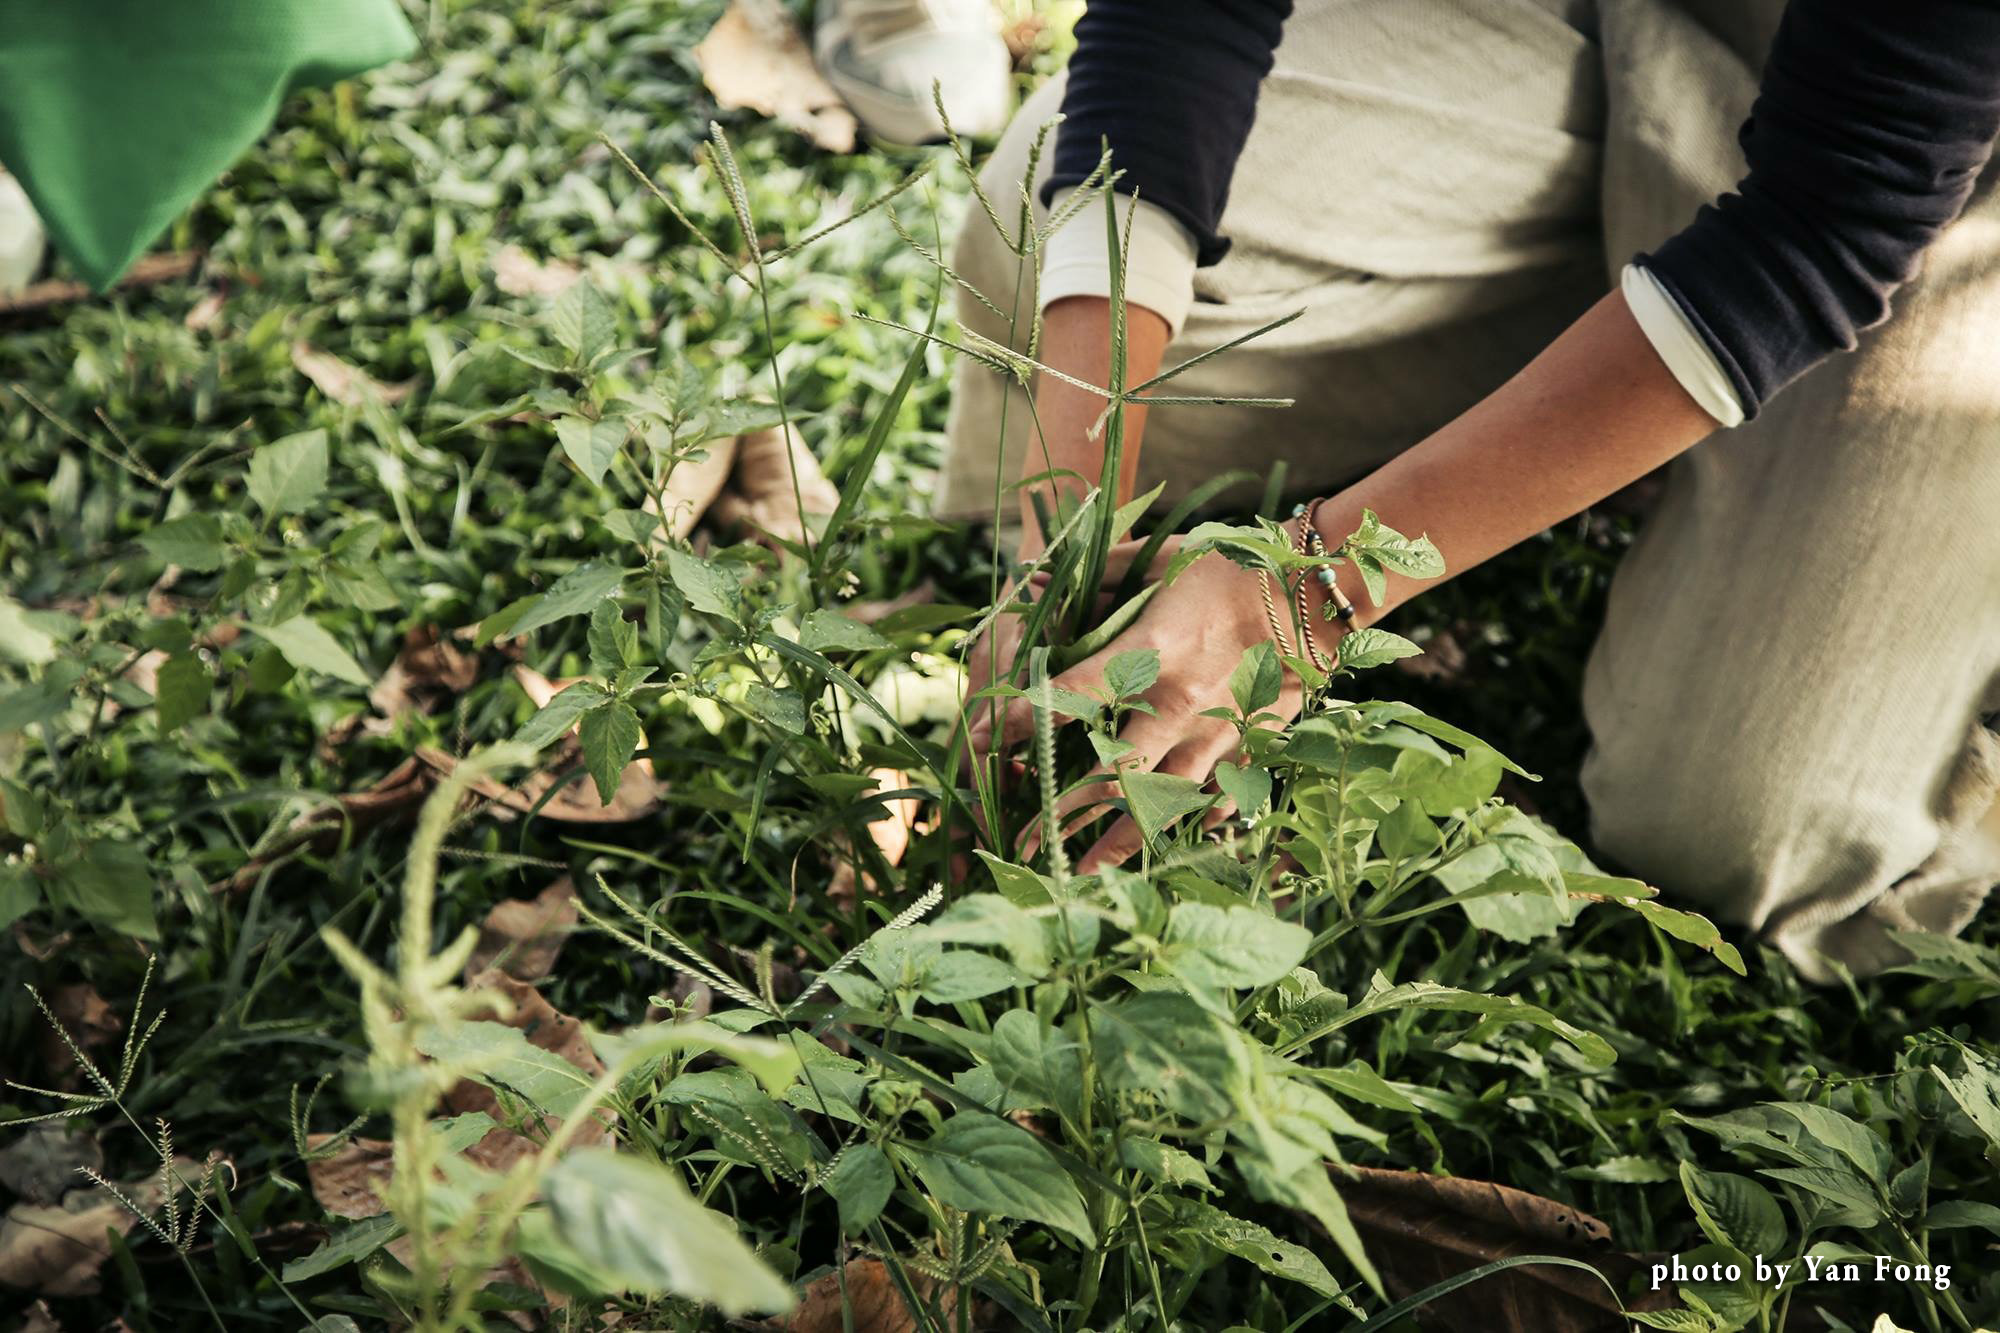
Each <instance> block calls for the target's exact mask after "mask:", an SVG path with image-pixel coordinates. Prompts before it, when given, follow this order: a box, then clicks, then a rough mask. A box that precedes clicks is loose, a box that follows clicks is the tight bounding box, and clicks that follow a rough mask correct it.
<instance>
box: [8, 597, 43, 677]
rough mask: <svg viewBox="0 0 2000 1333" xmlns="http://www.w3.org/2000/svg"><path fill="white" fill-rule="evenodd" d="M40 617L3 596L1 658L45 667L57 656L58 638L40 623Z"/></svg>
mask: <svg viewBox="0 0 2000 1333" xmlns="http://www.w3.org/2000/svg"><path fill="white" fill-rule="evenodd" d="M37 618H38V617H37V614H36V613H35V612H33V611H30V610H28V608H27V607H25V606H22V605H21V604H20V603H19V602H17V601H15V600H14V599H13V598H11V597H9V596H7V595H6V594H4V593H0V657H5V658H7V659H8V660H10V661H14V662H19V663H21V664H22V665H24V666H41V665H42V664H43V663H46V662H53V661H54V660H55V657H56V639H55V636H54V635H53V634H51V633H49V631H48V630H47V629H46V628H44V627H43V626H42V625H39V624H37V623H36V620H37Z"/></svg>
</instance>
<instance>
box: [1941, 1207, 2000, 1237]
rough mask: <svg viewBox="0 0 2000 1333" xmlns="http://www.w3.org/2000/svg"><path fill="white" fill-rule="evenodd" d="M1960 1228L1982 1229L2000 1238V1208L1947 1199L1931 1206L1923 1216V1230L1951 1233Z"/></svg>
mask: <svg viewBox="0 0 2000 1333" xmlns="http://www.w3.org/2000/svg"><path fill="white" fill-rule="evenodd" d="M1960 1227H1983V1228H1985V1229H1986V1230H1988V1231H1990V1232H1992V1233H1993V1234H1994V1235H1996V1236H2000V1208H1996V1207H1994V1206H1993V1205H1992V1204H1990V1203H1979V1202H1977V1201H1975V1200H1972V1199H1948V1200H1946V1201H1945V1202H1943V1203H1939V1204H1933V1205H1931V1208H1930V1211H1928V1212H1926V1213H1925V1214H1924V1230H1926V1231H1951V1230H1955V1229H1957V1228H1960Z"/></svg>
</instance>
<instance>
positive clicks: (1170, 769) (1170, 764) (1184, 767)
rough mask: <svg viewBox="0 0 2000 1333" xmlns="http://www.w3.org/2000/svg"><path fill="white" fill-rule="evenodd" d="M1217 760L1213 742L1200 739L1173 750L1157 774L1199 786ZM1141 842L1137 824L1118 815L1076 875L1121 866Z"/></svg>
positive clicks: (1078, 865)
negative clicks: (1188, 781)
mask: <svg viewBox="0 0 2000 1333" xmlns="http://www.w3.org/2000/svg"><path fill="white" fill-rule="evenodd" d="M1220 757H1221V756H1220V754H1219V753H1218V752H1217V749H1216V746H1215V742H1214V741H1213V740H1212V739H1207V738H1204V739H1202V740H1199V741H1192V742H1189V743H1184V744H1181V745H1178V746H1176V747H1174V749H1173V750H1172V751H1171V752H1170V753H1169V754H1168V755H1167V757H1166V758H1165V759H1163V760H1161V761H1160V763H1159V765H1158V771H1159V772H1162V773H1171V774H1173V775H1174V776H1175V777H1182V778H1190V779H1192V780H1194V781H1196V782H1199V781H1201V780H1202V779H1204V778H1206V777H1207V776H1208V775H1209V774H1210V773H1212V772H1214V771H1215V762H1216V760H1217V759H1218V758H1220ZM1145 841H1146V840H1145V835H1144V834H1142V833H1141V832H1140V830H1139V825H1138V823H1137V821H1135V820H1134V819H1133V818H1132V816H1131V815H1130V814H1125V815H1121V816H1120V817H1119V818H1118V820H1117V821H1116V822H1115V823H1113V824H1112V826H1111V827H1110V828H1108V829H1106V830H1105V831H1104V836H1103V837H1101V838H1099V839H1098V840H1097V841H1096V842H1094V843H1092V844H1091V845H1090V849H1089V850H1088V851H1086V852H1084V854H1083V855H1082V857H1080V858H1079V859H1078V860H1077V863H1076V870H1077V873H1078V874H1080V875H1092V874H1095V873H1097V872H1098V871H1099V870H1102V869H1103V868H1104V867H1106V866H1116V865H1123V864H1124V863H1125V862H1126V861H1129V860H1131V859H1132V855H1133V853H1135V852H1137V851H1138V850H1139V849H1140V848H1141V847H1143V846H1144V845H1145Z"/></svg>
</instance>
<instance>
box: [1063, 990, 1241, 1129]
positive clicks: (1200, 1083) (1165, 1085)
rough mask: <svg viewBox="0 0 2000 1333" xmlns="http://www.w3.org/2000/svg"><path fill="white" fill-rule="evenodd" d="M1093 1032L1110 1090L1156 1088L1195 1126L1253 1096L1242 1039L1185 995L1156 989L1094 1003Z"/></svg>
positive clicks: (1169, 1106)
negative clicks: (1119, 998) (1115, 999)
mask: <svg viewBox="0 0 2000 1333" xmlns="http://www.w3.org/2000/svg"><path fill="white" fill-rule="evenodd" d="M1090 1030H1091V1043H1092V1051H1093V1053H1094V1054H1095V1055H1096V1057H1097V1060H1098V1064H1099V1071H1098V1072H1099V1077H1100V1078H1102V1079H1103V1082H1104V1086H1105V1087H1107V1088H1110V1089H1113V1090H1116V1091H1122V1092H1134V1093H1151V1094H1153V1095H1155V1096H1157V1097H1159V1099H1160V1100H1161V1102H1162V1103H1164V1104H1165V1106H1166V1107H1167V1109H1168V1110H1170V1111H1172V1112H1174V1113H1175V1114H1176V1115H1179V1116H1181V1117H1183V1118H1185V1119H1188V1120H1193V1121H1196V1122H1198V1123H1199V1122H1205V1121H1210V1120H1223V1119H1227V1118H1228V1117H1229V1116H1231V1115H1234V1114H1235V1113H1236V1111H1237V1108H1238V1107H1239V1106H1240V1105H1241V1104H1242V1102H1243V1101H1244V1100H1245V1099H1246V1098H1247V1097H1248V1094H1249V1086H1250V1075H1251V1064H1250V1053H1249V1050H1248V1048H1247V1047H1246V1046H1245V1044H1244V1039H1243V1037H1242V1036H1241V1035H1240V1034H1239V1033H1238V1032H1237V1031H1236V1030H1235V1029H1234V1028H1232V1027H1230V1026H1229V1025H1227V1024H1225V1023H1224V1022H1223V1021H1222V1020H1220V1019H1218V1018H1217V1017H1216V1016H1215V1015H1213V1014H1211V1013H1209V1012H1208V1011H1207V1010H1206V1009H1203V1008H1202V1007H1201V1006H1200V1005H1198V1004H1196V1003H1195V1002H1194V1001H1193V1000H1191V999H1189V998H1188V997H1187V996H1185V995H1179V994H1175V993H1172V992H1169V991H1155V992H1153V993H1150V994H1144V995H1136V996H1132V997H1131V998H1128V999H1124V1000H1120V1001H1118V1002H1117V1003H1114V1004H1097V1005H1093V1006H1092V1007H1091V1010H1090Z"/></svg>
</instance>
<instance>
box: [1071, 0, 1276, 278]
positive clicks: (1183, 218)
mask: <svg viewBox="0 0 2000 1333" xmlns="http://www.w3.org/2000/svg"><path fill="white" fill-rule="evenodd" d="M1291 12H1292V0H1089V7H1088V8H1087V9H1085V10H1084V13H1083V17H1082V18H1080V19H1078V20H1077V24H1076V51H1075V53H1074V54H1073V55H1072V56H1071V57H1070V62H1069V87H1068V88H1067V89H1065V90H1064V92H1063V104H1062V110H1063V123H1062V125H1061V126H1060V127H1059V128H1058V129H1057V130H1056V148H1055V164H1054V171H1053V173H1052V174H1051V175H1050V177H1049V179H1048V183H1047V184H1046V185H1044V186H1043V187H1042V198H1043V200H1044V202H1046V201H1047V200H1048V198H1049V197H1050V196H1051V195H1052V194H1053V193H1054V192H1055V191H1056V190H1059V189H1061V188H1063V187H1064V186H1069V185H1079V184H1081V183H1082V182H1083V180H1084V179H1085V177H1087V176H1089V174H1090V173H1091V171H1093V170H1094V169H1095V168H1096V166H1097V162H1098V159H1099V157H1100V156H1101V155H1102V153H1103V146H1104V145H1105V144H1106V143H1109V144H1110V145H1111V165H1112V168H1113V169H1114V170H1116V171H1120V172H1123V173H1124V175H1123V177H1122V178H1121V179H1120V180H1119V182H1118V186H1117V188H1118V189H1119V190H1120V191H1121V192H1123V193H1127V194H1137V195H1138V196H1139V197H1140V198H1141V199H1144V200H1146V201H1147V202H1149V203H1153V204H1157V205H1159V206H1160V207H1161V208H1163V209H1165V210H1166V211H1167V212H1168V213H1170V214H1172V215H1173V216H1174V217H1175V218H1176V219H1177V220H1178V221H1179V222H1180V223H1181V225H1182V226H1184V227H1186V228H1187V229H1188V231H1189V232H1190V233H1192V234H1193V236H1194V239H1195V252H1196V257H1197V260H1198V262H1200V263H1202V264H1213V263H1215V262H1216V261H1217V260H1219V259H1221V258H1222V256H1223V255H1224V254H1225V253H1227V252H1228V249H1229V242H1228V241H1226V240H1224V239H1223V238H1222V237H1221V236H1220V235H1219V234H1218V232H1217V228H1218V227H1219V226H1220V224H1221V222H1222V208H1223V205H1224V204H1225V203H1226V202H1227V201H1228V199H1229V178H1230V177H1231V176H1232V175H1233V174H1235V170H1236V159H1237V158H1238V157H1240V156H1241V155H1242V153H1243V145H1244V143H1245V142H1246V141H1247V140H1248V139H1249V137H1250V123H1251V122H1252V121H1253V120H1255V119H1256V116H1257V90H1258V88H1259V86H1260V85H1262V83H1263V81H1264V76H1265V75H1266V74H1269V73H1270V72H1271V59H1272V53H1273V52H1274V51H1276V50H1277V47H1278V40H1279V38H1280V37H1281V36H1282V35H1283V32H1284V24H1285V19H1286V18H1287V17H1288V16H1289V15H1290V14H1291Z"/></svg>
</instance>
